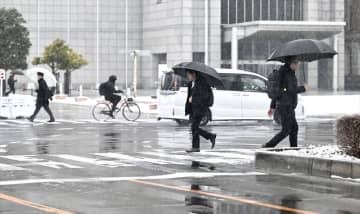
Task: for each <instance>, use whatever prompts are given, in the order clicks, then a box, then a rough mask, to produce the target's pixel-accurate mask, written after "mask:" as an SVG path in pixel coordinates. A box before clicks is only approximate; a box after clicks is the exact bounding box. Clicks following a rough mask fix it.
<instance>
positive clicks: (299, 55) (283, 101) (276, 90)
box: [262, 39, 337, 148]
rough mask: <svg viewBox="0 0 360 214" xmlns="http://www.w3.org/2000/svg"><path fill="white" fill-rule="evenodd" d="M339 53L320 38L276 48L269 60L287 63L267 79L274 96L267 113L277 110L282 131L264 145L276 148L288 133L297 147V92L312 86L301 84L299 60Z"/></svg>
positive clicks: (270, 114)
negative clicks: (299, 80) (297, 73)
mask: <svg viewBox="0 0 360 214" xmlns="http://www.w3.org/2000/svg"><path fill="white" fill-rule="evenodd" d="M335 54H337V53H336V51H334V50H333V49H332V48H331V47H329V46H328V45H327V44H326V43H324V42H322V41H318V40H311V39H299V40H294V41H291V42H288V43H285V44H284V45H282V46H281V47H280V48H278V49H277V50H275V51H274V52H273V53H272V54H271V56H270V57H269V59H268V61H280V62H283V63H285V64H284V65H283V66H281V67H280V69H279V70H275V71H273V73H272V74H270V76H269V78H268V95H269V97H270V98H271V104H270V110H269V111H268V115H269V116H272V115H273V113H274V111H275V108H276V109H278V111H279V114H280V120H281V127H282V128H281V131H280V132H279V133H277V134H276V135H275V136H274V137H273V138H272V139H271V140H270V141H269V142H267V143H266V144H264V145H263V146H262V147H264V148H267V147H275V146H276V145H277V144H278V143H280V142H281V141H282V140H283V139H285V138H286V137H287V136H289V140H290V146H291V147H297V145H298V144H297V136H298V123H297V121H296V117H295V108H296V106H297V103H298V94H299V93H303V92H305V91H307V90H308V89H309V87H308V86H307V85H306V84H305V85H304V86H298V83H297V78H296V75H295V72H296V70H297V68H298V64H299V61H305V62H310V61H314V60H318V59H325V58H331V57H333V56H334V55H335Z"/></svg>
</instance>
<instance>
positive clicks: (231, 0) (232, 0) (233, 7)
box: [229, 0, 237, 24]
mask: <svg viewBox="0 0 360 214" xmlns="http://www.w3.org/2000/svg"><path fill="white" fill-rule="evenodd" d="M229 5H230V7H229V24H234V23H236V21H237V20H236V0H229Z"/></svg>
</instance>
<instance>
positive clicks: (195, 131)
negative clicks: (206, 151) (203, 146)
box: [191, 114, 213, 149]
mask: <svg viewBox="0 0 360 214" xmlns="http://www.w3.org/2000/svg"><path fill="white" fill-rule="evenodd" d="M202 118H203V115H197V114H196V115H192V117H191V133H192V148H194V149H199V148H200V136H201V137H203V138H205V139H206V140H209V139H210V137H211V136H212V135H213V134H212V133H210V132H207V131H206V130H204V129H202V128H200V123H201V119H202Z"/></svg>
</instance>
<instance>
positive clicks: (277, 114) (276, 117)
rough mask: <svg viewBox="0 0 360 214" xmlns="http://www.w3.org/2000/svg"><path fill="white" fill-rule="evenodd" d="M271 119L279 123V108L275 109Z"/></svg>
mask: <svg viewBox="0 0 360 214" xmlns="http://www.w3.org/2000/svg"><path fill="white" fill-rule="evenodd" d="M273 119H274V122H275V123H276V124H277V125H281V117H280V114H279V110H278V109H275V112H274V117H273Z"/></svg>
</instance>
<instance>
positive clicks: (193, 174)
mask: <svg viewBox="0 0 360 214" xmlns="http://www.w3.org/2000/svg"><path fill="white" fill-rule="evenodd" d="M257 175H266V174H265V173H261V172H230V173H216V172H209V173H207V172H182V173H174V174H164V175H154V176H136V177H94V178H53V179H28V180H11V181H0V186H10V185H21V184H36V183H92V182H115V181H128V180H134V179H139V180H167V179H179V178H210V177H219V176H257Z"/></svg>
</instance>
